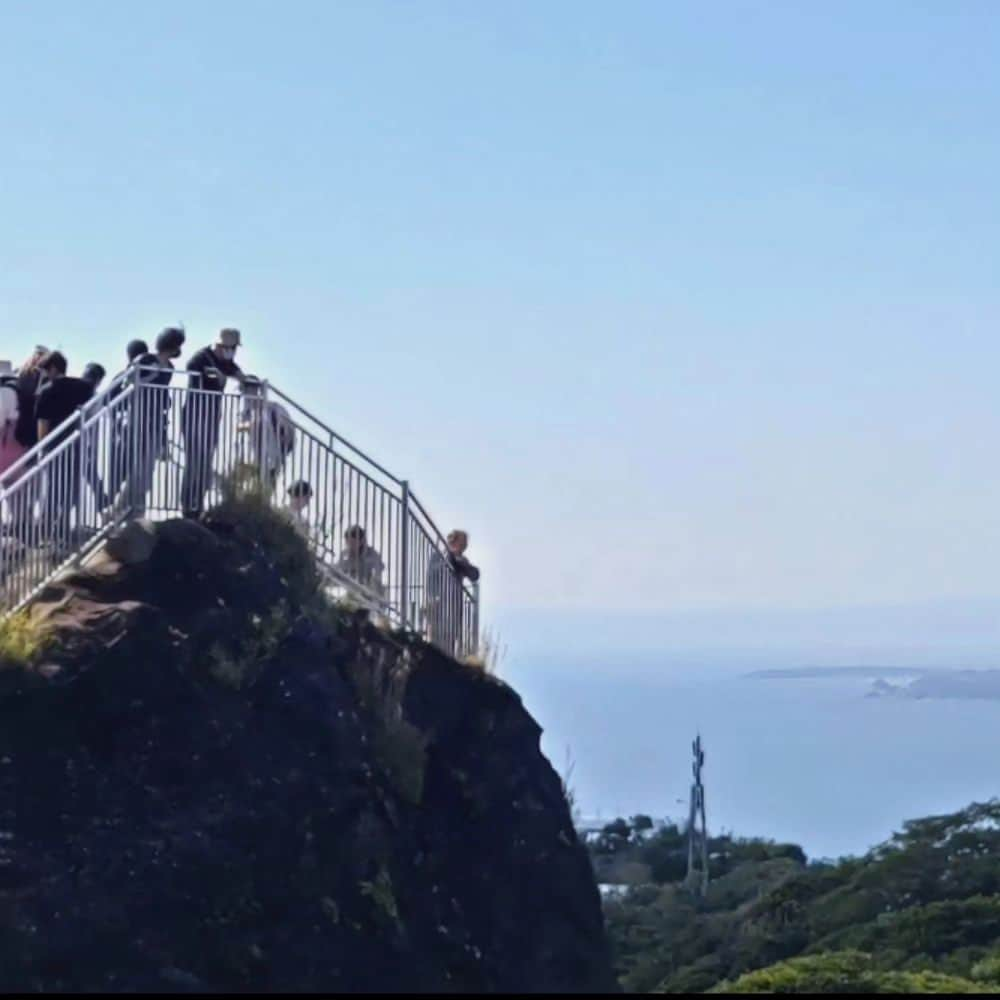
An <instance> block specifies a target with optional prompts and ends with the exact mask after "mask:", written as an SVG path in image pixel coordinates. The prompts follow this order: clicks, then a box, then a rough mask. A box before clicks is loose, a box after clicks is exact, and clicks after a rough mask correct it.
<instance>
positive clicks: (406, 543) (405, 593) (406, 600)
mask: <svg viewBox="0 0 1000 1000" xmlns="http://www.w3.org/2000/svg"><path fill="white" fill-rule="evenodd" d="M400 485H401V486H402V507H401V508H400V519H401V523H400V527H399V544H400V550H401V551H400V560H399V575H400V591H399V603H400V608H399V614H400V618H401V619H402V625H403V628H406V627H407V625H409V623H410V484H409V482H408V481H407V480H405V479H404V480H403V482H402V483H401V484H400Z"/></svg>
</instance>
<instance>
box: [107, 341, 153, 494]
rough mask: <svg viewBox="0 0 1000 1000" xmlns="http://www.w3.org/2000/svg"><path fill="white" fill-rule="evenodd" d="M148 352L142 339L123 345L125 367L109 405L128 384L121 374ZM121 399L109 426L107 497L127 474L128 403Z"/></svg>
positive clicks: (115, 491) (119, 486) (112, 391)
mask: <svg viewBox="0 0 1000 1000" xmlns="http://www.w3.org/2000/svg"><path fill="white" fill-rule="evenodd" d="M146 354H149V346H148V345H147V343H146V341H144V340H138V339H136V340H130V341H129V342H128V344H126V346H125V367H124V368H123V369H122V371H121V372H120V373H119V374H118V375H116V376H115V379H116V381H117V385H115V386H114V387H113V388H112V389H111V391H110V392H109V393H108V405H109V406H110V405H111V404H112V403H113V402H114V401H115V400H116V399H117V398H118V397H119V396H120V395H121V394H122V393H123V392H124V391H125V390H126V389H127V388H128V386H129V381H128V379H126V378H123V377H122V376H124V375H125V373H126V372H128V371H130V370H131V369H132V368H133V367H134V366H135V363H136V362H137V361H138V360H139V358H141V357H143V355H146ZM129 402H130V401H129V400H123V401H122V402H121V403H119V404H118V405H117V406H116V407H115V408H114V414H113V416H112V418H111V419H112V428H111V469H110V474H109V478H110V482H109V483H108V494H109V497H114V496H117V494H118V491H119V490H120V489H121V488H122V485H123V484H124V482H125V477H126V476H127V475H128V404H129Z"/></svg>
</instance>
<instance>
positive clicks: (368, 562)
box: [337, 524, 385, 597]
mask: <svg viewBox="0 0 1000 1000" xmlns="http://www.w3.org/2000/svg"><path fill="white" fill-rule="evenodd" d="M337 569H338V570H340V572H341V573H343V574H345V575H346V576H349V577H350V578H351V579H352V580H355V581H357V582H358V583H360V584H361V586H362V587H365V588H366V589H367V590H370V591H371V592H372V593H373V594H378V595H379V597H381V596H382V595H383V594H384V592H385V588H384V586H383V584H382V573H383V572H384V570H385V564H384V563H383V562H382V557H381V556H380V555H379V554H378V552H376V551H375V549H373V548H372V547H371V546H370V545H369V544H368V542H367V540H366V538H365V529H364V528H362V527H361V525H360V524H355V525H353V526H351V527H350V528H348V529H347V531H345V532H344V551H343V552H342V553H341V554H340V558H339V559H338V560H337Z"/></svg>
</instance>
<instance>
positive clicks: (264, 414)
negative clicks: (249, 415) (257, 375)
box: [257, 379, 273, 505]
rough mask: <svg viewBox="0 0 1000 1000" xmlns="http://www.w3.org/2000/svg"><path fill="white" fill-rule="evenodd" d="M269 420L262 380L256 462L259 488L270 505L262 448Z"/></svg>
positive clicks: (269, 484)
mask: <svg viewBox="0 0 1000 1000" xmlns="http://www.w3.org/2000/svg"><path fill="white" fill-rule="evenodd" d="M269 420H270V414H269V413H268V410H267V379H264V381H263V382H261V384H260V412H259V414H258V420H257V438H258V440H257V462H258V464H259V465H260V488H261V489H262V490H263V491H264V495H265V496H266V497H267V502H268V504H269V505H270V504H271V503H272V502H273V501H272V497H271V489H270V486H271V483H270V479H269V477H268V474H267V472H268V469H267V460H268V455H267V448H266V447H265V446H264V445H265V442H266V441H268V440H269V438H268V432H269V431H270V430H271V428H270V427H268V422H269Z"/></svg>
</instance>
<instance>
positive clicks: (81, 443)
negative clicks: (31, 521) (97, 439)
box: [67, 406, 87, 563]
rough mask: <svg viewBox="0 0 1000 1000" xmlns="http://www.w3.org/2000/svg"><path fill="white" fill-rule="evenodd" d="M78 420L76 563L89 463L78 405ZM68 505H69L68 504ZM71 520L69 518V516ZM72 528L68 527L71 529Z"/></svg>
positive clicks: (77, 560) (74, 539)
mask: <svg viewBox="0 0 1000 1000" xmlns="http://www.w3.org/2000/svg"><path fill="white" fill-rule="evenodd" d="M76 421H77V423H78V424H79V431H78V433H79V438H78V439H77V449H76V464H77V469H76V489H77V494H76V535H75V536H73V549H74V554H73V561H74V563H79V561H80V549H79V545H78V543H79V540H80V538H81V537H82V536H83V486H84V481H85V480H84V470H85V468H86V464H87V449H86V441H85V440H84V436H83V407H82V406H78V407H77V408H76ZM67 506H69V505H68V504H67ZM67 520H69V518H67ZM69 530H71V529H67V531H69Z"/></svg>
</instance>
